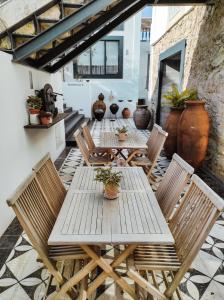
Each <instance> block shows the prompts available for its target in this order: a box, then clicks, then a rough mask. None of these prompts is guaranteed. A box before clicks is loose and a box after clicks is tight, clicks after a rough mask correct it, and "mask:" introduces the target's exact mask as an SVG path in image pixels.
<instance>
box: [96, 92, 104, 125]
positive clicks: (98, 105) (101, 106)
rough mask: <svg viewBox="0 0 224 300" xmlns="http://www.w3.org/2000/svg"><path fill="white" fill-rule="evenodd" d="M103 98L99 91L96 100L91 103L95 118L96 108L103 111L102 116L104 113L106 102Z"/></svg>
mask: <svg viewBox="0 0 224 300" xmlns="http://www.w3.org/2000/svg"><path fill="white" fill-rule="evenodd" d="M103 100H104V95H103V94H102V93H101V94H99V96H98V100H97V101H95V102H94V103H93V114H94V117H95V118H96V114H95V112H96V110H102V111H103V117H104V114H105V111H106V109H107V107H106V104H105V103H104V102H103ZM96 119H97V118H96ZM101 120H102V119H101Z"/></svg>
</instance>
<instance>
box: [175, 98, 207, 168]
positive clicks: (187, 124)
mask: <svg viewBox="0 0 224 300" xmlns="http://www.w3.org/2000/svg"><path fill="white" fill-rule="evenodd" d="M204 106H205V101H186V108H185V110H184V111H183V113H182V115H181V117H180V120H179V128H178V134H177V153H178V154H179V155H180V156H181V157H182V158H183V159H185V160H186V161H187V162H188V163H189V164H191V165H192V166H193V167H194V168H195V169H197V168H198V167H200V166H201V165H202V163H203V161H204V159H205V156H206V151H207V147H208V135H209V117H208V112H207V111H206V110H205V107H204Z"/></svg>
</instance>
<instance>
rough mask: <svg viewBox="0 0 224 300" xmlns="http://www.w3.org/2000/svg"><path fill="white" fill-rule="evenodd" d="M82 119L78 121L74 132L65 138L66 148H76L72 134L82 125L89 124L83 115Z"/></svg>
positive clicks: (88, 120)
mask: <svg viewBox="0 0 224 300" xmlns="http://www.w3.org/2000/svg"><path fill="white" fill-rule="evenodd" d="M82 116H83V117H82V118H81V119H80V120H79V122H78V123H77V125H76V126H75V128H74V131H73V132H72V133H71V134H70V135H69V136H68V137H67V138H66V146H68V147H76V146H77V145H76V141H75V139H74V137H73V134H74V132H75V131H76V130H77V129H78V128H79V127H80V126H81V125H82V123H84V122H87V124H88V123H89V122H90V119H89V118H85V117H84V115H82Z"/></svg>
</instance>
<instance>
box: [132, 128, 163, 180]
mask: <svg viewBox="0 0 224 300" xmlns="http://www.w3.org/2000/svg"><path fill="white" fill-rule="evenodd" d="M157 126H158V125H157ZM158 127H159V126H158ZM167 136H168V133H167V132H166V131H164V130H163V129H162V128H161V127H159V128H155V131H152V134H151V135H150V138H149V139H150V140H149V141H148V149H147V153H146V155H145V156H136V155H138V154H139V152H138V150H136V151H134V152H133V153H132V154H131V155H130V156H129V158H128V159H127V163H130V165H131V166H138V167H143V169H144V170H145V172H146V174H147V176H148V177H153V176H152V171H153V169H154V167H155V165H156V162H157V159H158V157H159V154H160V152H161V150H162V148H163V145H164V143H165V141H166V138H167Z"/></svg>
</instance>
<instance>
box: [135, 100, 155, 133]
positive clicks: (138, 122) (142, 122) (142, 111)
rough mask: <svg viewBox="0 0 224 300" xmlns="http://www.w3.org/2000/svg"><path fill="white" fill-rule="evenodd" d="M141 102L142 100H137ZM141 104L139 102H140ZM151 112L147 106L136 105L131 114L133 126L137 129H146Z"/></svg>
mask: <svg viewBox="0 0 224 300" xmlns="http://www.w3.org/2000/svg"><path fill="white" fill-rule="evenodd" d="M139 100H142V99H139ZM138 103H139V101H138ZM140 103H141V101H140ZM151 116H152V114H151V112H150V111H149V109H148V105H139V104H138V105H137V108H136V110H135V111H134V113H133V119H134V122H135V126H136V128H137V129H147V128H148V125H149V122H150V119H151Z"/></svg>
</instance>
